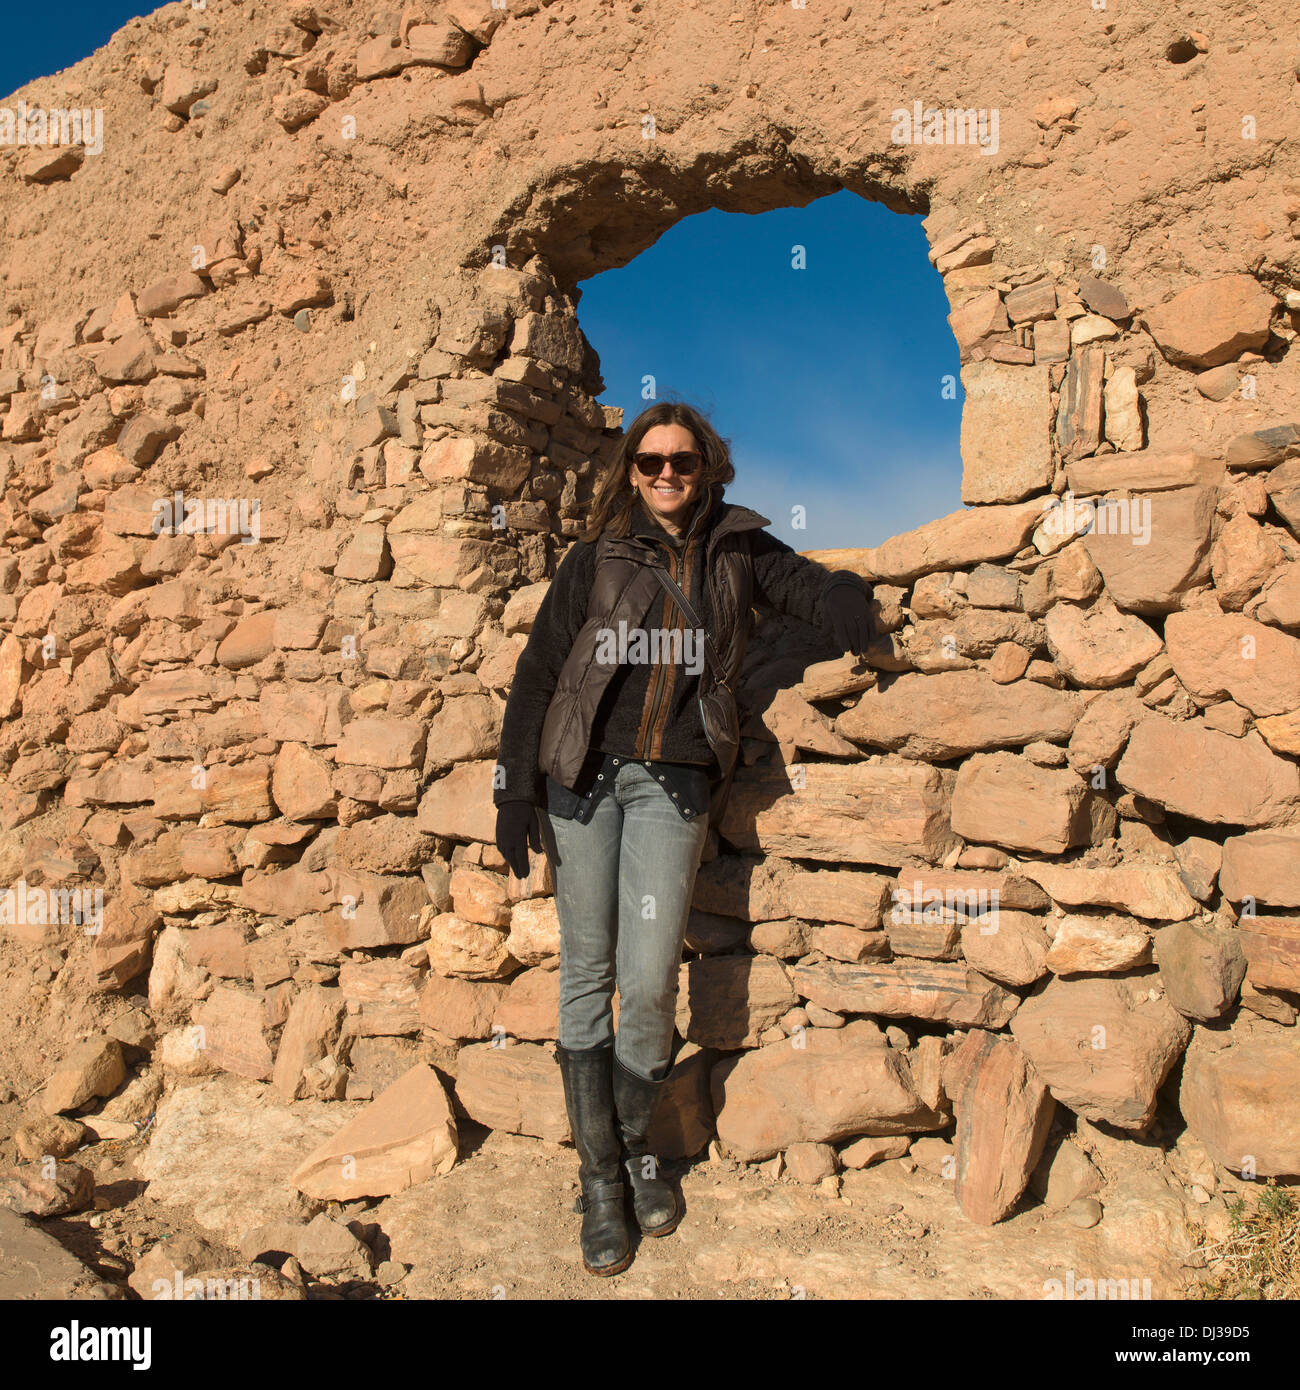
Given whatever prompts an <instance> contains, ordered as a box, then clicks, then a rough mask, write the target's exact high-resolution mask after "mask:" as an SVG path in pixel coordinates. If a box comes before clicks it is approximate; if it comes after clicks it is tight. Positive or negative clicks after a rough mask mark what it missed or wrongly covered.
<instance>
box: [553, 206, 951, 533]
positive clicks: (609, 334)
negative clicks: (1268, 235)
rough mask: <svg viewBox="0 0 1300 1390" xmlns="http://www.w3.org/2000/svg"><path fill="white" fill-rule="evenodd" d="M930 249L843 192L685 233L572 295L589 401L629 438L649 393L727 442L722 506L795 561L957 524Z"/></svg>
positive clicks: (940, 315)
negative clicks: (799, 553) (587, 365)
mask: <svg viewBox="0 0 1300 1390" xmlns="http://www.w3.org/2000/svg"><path fill="white" fill-rule="evenodd" d="M795 246H803V247H804V248H805V258H806V268H805V269H802V270H796V269H792V268H791V267H792V262H793V255H794V253H793V248H794V247H795ZM927 249H928V243H927V242H926V239H925V233H924V231H923V230H922V228H921V219H920V218H919V217H905V216H901V215H900V214H898V213H894V212H890V211H889V210H888V209H887V208H885V207H884V206H883V205H882V204H879V203H869V202H867V201H865V200H864V199H862V198H859V197H857V195H856V194H853V193H849V192H848V191H841V192H839V193H836V194H833V195H831V196H829V197H826V198H820V199H818V200H817V201H816V202H814V203H810V204H809V205H808V206H807V207H805V208H781V209H778V210H776V211H774V212H766V213H760V214H748V213H724V212H719V211H718V210H717V209H710V210H709V211H708V212H703V213H699V214H697V215H696V216H693V217H688V218H686V219H684V220H683V221H681V222H679V223H677V224H676V225H675V226H673V227H671V228H670V229H669V230H668V231H667V232H665V233H664V235H663V236H662V237H660V238H659V240H658V241H657V242H656V243H655V244H654V245H653V246H652V247H650V248H649V249H648V250H646V251H643V252H642V253H641V254H640V255H639V256H637V257H636V259H635V260H633V261H631V262H629V263H628V264H627V265H626V266H623V267H621V268H620V269H617V270H609V271H605V272H604V273H602V274H601V275H597V276H594V277H593V278H592V279H590V280H586V281H584V282H583V283H582V287H581V288H582V291H583V294H582V299H581V300H580V302H579V304H578V319H579V322H580V323H581V324H582V328H583V332H584V333H585V334H586V335H587V338H588V340H589V341H590V342H591V343H592V345H593V346H594V347H595V349H596V351H597V352H598V353H599V354H600V362H601V375H602V376H603V378H604V381H605V388H606V389H605V393H604V395H603V396H601V398H600V399H601V401H602V402H603V403H604V404H606V405H616V406H622V407H623V410H624V417H623V421H624V425H629V424H631V422H632V420H633V419H635V417H636V416H637V415H638V414H639V413H640V412H641V411H642V410H643V409H645V407H646V406H647V405H650V404H651V403H652V402H651V401H650V400H643V399H642V396H641V392H642V377H643V376H646V375H652V376H654V378H655V385H656V390H657V393H658V396H659V398H661V399H662V398H664V397H669V396H677V397H680V398H682V399H685V400H687V401H689V402H690V404H692V405H694V406H697V407H699V408H701V409H703V410H705V411H707V412H708V414H709V417H710V419H711V420H712V421H713V424H714V427H715V428H716V429H717V430H718V432H719V433H720V434H721V435H722V436H723V437H724V438H726V439H729V440H730V441H731V447H732V459H733V462H734V464H735V468H736V480H735V482H734V483H732V484H731V485H730V486H729V487H728V489H727V497H728V499H729V500H730V501H733V502H740V503H743V504H744V505H745V506H750V507H754V508H755V509H756V510H757V511H760V512H762V513H763V515H764V516H768V517H770V518H771V519H772V526H771V528H770V529H771V530H772V532H773V533H774V534H775V535H779V536H780V537H781V538H782V539H783V540H785V541H786V542H787V543H788V544H790V545H793V546H794V547H795V548H796V549H797V550H817V549H823V548H826V547H838V546H863V545H877V544H879V543H880V542H881V541H882V540H885V539H887V538H888V537H889V536H891V535H896V534H897V533H898V532H900V531H906V530H909V529H911V528H912V527H913V526H919V525H920V524H921V523H923V522H925V521H929V520H931V519H932V518H934V517H937V516H942V515H944V514H945V513H946V512H950V511H956V510H957V509H958V508H959V507H960V506H961V455H960V450H959V435H960V422H961V401H962V396H961V390H960V383H958V385H957V394H956V398H955V399H951V400H944V399H943V397H942V384H943V378H944V377H945V375H951V376H953V377H956V376H957V374H958V370H959V363H958V357H957V344H956V342H955V341H954V339H953V336H952V332H951V330H950V329H949V327H948V323H947V313H948V302H947V299H946V298H945V296H944V292H943V284H942V281H941V279H940V276H939V275H938V273H937V272H936V271H935V270H934V268H933V267H932V266H931V265H930V263H929V261H928V260H927V259H926V251H927ZM796 506H802V507H803V508H804V509H805V515H806V519H807V526H806V529H804V530H796V529H794V527H793V526H792V524H791V520H792V515H793V513H792V508H794V507H796Z"/></svg>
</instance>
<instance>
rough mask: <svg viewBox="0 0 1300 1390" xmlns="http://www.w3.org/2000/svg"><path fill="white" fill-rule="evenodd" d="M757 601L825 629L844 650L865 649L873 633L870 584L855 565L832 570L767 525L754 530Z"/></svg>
mask: <svg viewBox="0 0 1300 1390" xmlns="http://www.w3.org/2000/svg"><path fill="white" fill-rule="evenodd" d="M753 553H754V599H755V602H756V603H758V604H760V605H764V606H766V607H768V608H774V609H776V610H777V611H778V612H781V613H788V614H789V615H790V616H791V617H794V618H800V619H802V620H803V621H804V622H806V623H808V624H810V625H811V626H812V627H815V628H817V629H818V630H819V631H821V632H824V633H826V635H827V636H828V637H830V638H832V639H833V640H834V641H835V642H836V643H837V645H838V644H842V646H843V650H845V651H849V650H855V651H860V650H865V649H866V644H867V642H868V641H870V639H871V636H872V631H871V619H870V602H871V586H870V584H868V583H867V581H866V580H865V579H863V578H862V577H861V576H860V575H857V574H854V573H853V571H852V570H828V569H827V568H826V567H825V566H824V565H819V564H818V563H817V562H816V561H815V560H809V559H807V558H806V557H804V556H803V555H800V554H799V552H798V551H797V550H795V549H793V548H792V547H791V546H788V545H787V544H786V543H785V542H784V541H783V540H781V539H780V538H779V537H777V536H774V535H772V534H771V533H770V532H768V531H758V532H756V533H755V535H754V543H753Z"/></svg>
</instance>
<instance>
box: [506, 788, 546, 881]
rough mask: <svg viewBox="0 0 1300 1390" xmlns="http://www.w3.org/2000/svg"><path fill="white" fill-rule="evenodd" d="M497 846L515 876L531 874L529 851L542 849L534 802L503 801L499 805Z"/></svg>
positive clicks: (521, 876)
mask: <svg viewBox="0 0 1300 1390" xmlns="http://www.w3.org/2000/svg"><path fill="white" fill-rule="evenodd" d="M497 849H499V850H500V851H501V857H502V859H504V860H505V861H506V863H507V864H509V865H510V872H511V873H512V874H514V876H515V877H516V878H527V877H528V851H529V850H530V849H531V850H532V851H533V853H534V854H540V853H541V852H542V836H541V830H540V828H539V826H538V824H537V807H536V806H534V805H533V803H532V802H531V801H503V802H502V803H501V804H500V806H498V807H497Z"/></svg>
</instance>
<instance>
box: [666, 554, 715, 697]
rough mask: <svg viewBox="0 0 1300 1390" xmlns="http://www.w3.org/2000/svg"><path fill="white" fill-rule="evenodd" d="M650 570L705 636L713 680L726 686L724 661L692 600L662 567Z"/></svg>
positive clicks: (706, 656)
mask: <svg viewBox="0 0 1300 1390" xmlns="http://www.w3.org/2000/svg"><path fill="white" fill-rule="evenodd" d="M650 568H651V569H652V570H654V572H655V577H656V578H657V579H658V580H659V582H660V584H662V585H663V587H664V588H665V589H667V590H668V593H669V594H670V595H671V596H672V599H673V601H674V602H675V603H676V604H677V606H678V608H680V609H681V610H682V614H683V616H684V617H685V619H686V621H687V622H688V623H690V625H691V626H692V627H693V628H696V629H697V630H698V631H700V632H702V633H703V634H704V657H705V660H706V661H707V662H708V663H709V666H710V668H711V670H712V671H713V679H714V680H715V681H717V683H718V684H719V685H723V686H725V685H726V684H727V680H726V672H725V671H723V669H722V661H721V659H720V658H719V656H718V653H717V650H716V649H715V648H714V645H713V639H712V638H711V637H710V636H709V633H708V629H707V628H706V627H705V626H704V624H703V623H702V622H700V619H699V615H698V614H697V613H696V612H695V609H694V607H693V606H692V604H691V601H690V599H688V598H687V597H686V595H685V594H684V593H683V592H682V589H681V586H680V585H679V584H678V583H677V581H676V580H675V579H674V578H673V577H672V575H670V574H669V573H668V571H667V570H666V569H664V567H663V566H662V565H651V566H650ZM728 689H730V687H728Z"/></svg>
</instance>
